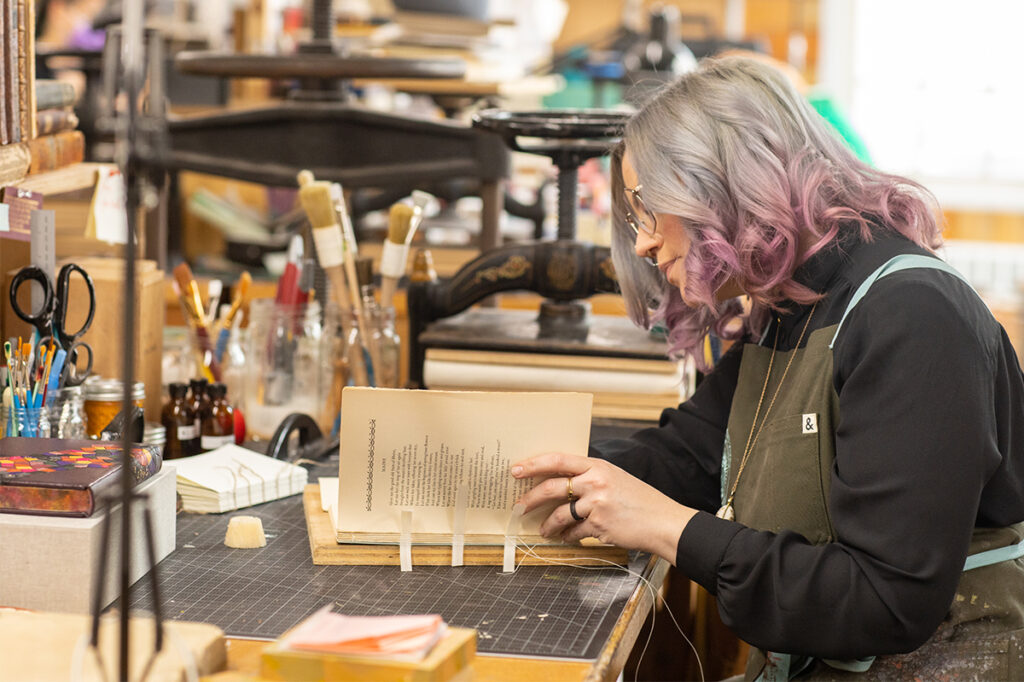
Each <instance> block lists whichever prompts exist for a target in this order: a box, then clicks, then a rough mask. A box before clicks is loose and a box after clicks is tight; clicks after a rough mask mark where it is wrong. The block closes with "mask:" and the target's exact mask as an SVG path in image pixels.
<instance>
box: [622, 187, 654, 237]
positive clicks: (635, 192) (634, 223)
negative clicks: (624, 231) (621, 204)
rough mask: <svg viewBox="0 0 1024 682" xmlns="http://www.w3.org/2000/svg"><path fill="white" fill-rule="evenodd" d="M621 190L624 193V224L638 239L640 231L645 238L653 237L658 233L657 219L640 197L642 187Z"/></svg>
mask: <svg viewBox="0 0 1024 682" xmlns="http://www.w3.org/2000/svg"><path fill="white" fill-rule="evenodd" d="M623 189H624V190H625V192H626V224H627V225H629V227H630V228H631V229H632V230H633V232H634V234H635V235H636V236H638V237H639V236H640V231H641V230H643V232H644V234H646V235H647V236H649V237H653V236H654V234H655V233H656V232H657V231H658V218H657V217H656V216H655V215H654V213H653V212H652V211H651V210H650V209H649V208H647V205H646V204H644V200H643V197H641V196H640V190H641V189H643V185H637V186H636V187H624V188H623ZM638 216H639V217H638ZM648 225H650V227H649V228H648V227H647V226H648Z"/></svg>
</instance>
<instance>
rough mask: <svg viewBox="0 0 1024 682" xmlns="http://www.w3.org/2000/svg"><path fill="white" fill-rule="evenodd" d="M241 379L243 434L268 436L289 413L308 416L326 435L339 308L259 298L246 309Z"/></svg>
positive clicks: (238, 398)
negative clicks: (245, 335)
mask: <svg viewBox="0 0 1024 682" xmlns="http://www.w3.org/2000/svg"><path fill="white" fill-rule="evenodd" d="M249 315H250V317H249V333H248V342H247V344H246V349H245V365H246V369H245V381H244V390H243V393H242V394H241V396H235V400H236V401H238V402H240V403H241V405H242V409H243V411H244V413H245V420H246V428H247V434H248V435H249V436H252V437H255V438H257V439H259V438H270V436H272V435H273V433H274V431H275V430H276V429H277V427H278V425H279V424H280V423H281V422H282V421H283V420H284V418H285V417H287V416H288V415H289V414H291V413H293V412H302V413H305V414H308V415H309V416H311V417H312V418H313V419H314V420H315V421H316V422H317V423H318V424H319V425H320V427H321V429H323V430H324V432H325V433H326V432H329V430H330V427H331V425H332V423H333V420H334V416H335V415H334V414H331V408H330V404H329V395H330V390H331V385H332V377H333V376H334V373H335V368H334V361H333V357H334V355H333V354H334V353H335V352H337V345H338V342H337V338H336V331H337V330H338V329H339V328H340V327H339V324H338V320H337V317H338V310H337V308H336V307H335V306H333V305H331V306H328V307H327V309H326V311H324V309H323V308H321V306H320V303H319V302H316V301H314V302H312V303H306V304H299V305H280V304H277V303H275V302H274V300H273V299H257V300H255V301H253V302H252V304H251V305H250V310H249Z"/></svg>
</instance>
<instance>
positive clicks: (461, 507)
mask: <svg viewBox="0 0 1024 682" xmlns="http://www.w3.org/2000/svg"><path fill="white" fill-rule="evenodd" d="M468 502H469V486H467V485H466V484H465V483H462V484H460V485H459V489H458V491H457V492H456V493H455V518H454V519H452V566H462V565H463V563H464V559H463V554H464V551H463V550H464V549H465V547H466V505H467V504H468Z"/></svg>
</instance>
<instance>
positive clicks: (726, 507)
mask: <svg viewBox="0 0 1024 682" xmlns="http://www.w3.org/2000/svg"><path fill="white" fill-rule="evenodd" d="M817 307H818V303H817V302H815V303H814V305H813V306H811V312H810V313H809V314H808V315H807V321H806V322H804V328H803V331H801V332H800V338H799V339H797V342H796V346H794V347H793V353H792V354H791V355H790V356H789V362H787V363H786V369H784V370H783V371H782V378H781V379H779V385H778V386H776V387H775V393H773V394H772V399H771V400H770V401H769V402H768V409H766V410H765V411H764V417H763V418H762V419H761V425H760V426H757V415H758V414H760V413H761V404H762V403H763V402H764V394H765V393H767V392H768V381H769V380H770V379H771V377H772V364H773V363H774V362H775V351H776V350H777V349H778V347H779V328H780V327H781V326H782V321H781V320H779V321H778V324H776V325H775V342H774V343H772V354H771V356H770V357H769V358H768V372H767V374H765V377H764V386H762V387H761V397H760V398H758V399H757V409H756V410H754V420H753V422H751V424H750V434H749V435H748V436H747V446H746V447H745V448H743V458H742V459H741V460H740V468H739V470H738V471H737V472H736V480H734V481H733V482H732V490H730V491H729V497H728V498H726V500H725V504H723V505H722V508H721V509H719V510H718V512H716V513H715V516H717V517H718V518H720V519H725V520H727V521H733V520H735V519H736V511H735V510H734V509H733V506H732V500H733V498H734V497H736V488H737V487H738V486H739V484H740V476H742V475H743V469H745V468H746V466H747V460H748V459H750V453H751V452H753V451H754V445H756V444H757V439H758V437H759V436H760V435H761V429H763V428H764V425H765V422H767V421H768V414H769V413H770V412H771V411H772V406H773V405H775V399H776V398H778V397H779V391H780V390H781V389H782V384H783V383H784V382H785V381H786V375H787V374H789V367H790V365H792V364H793V358H795V357H796V350H797V349H799V348H800V344H801V343H802V342H803V340H804V334H806V333H807V328H808V327H809V326H810V325H811V318H812V317H814V310H815V309H816V308H817ZM755 426H757V432H756V433H755V432H754V427H755Z"/></svg>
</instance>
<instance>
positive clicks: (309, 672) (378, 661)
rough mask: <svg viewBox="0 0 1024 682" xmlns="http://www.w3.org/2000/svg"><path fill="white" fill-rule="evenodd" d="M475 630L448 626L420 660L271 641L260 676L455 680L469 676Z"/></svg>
mask: <svg viewBox="0 0 1024 682" xmlns="http://www.w3.org/2000/svg"><path fill="white" fill-rule="evenodd" d="M475 657H476V630H470V629H468V628H448V633H447V634H446V635H445V636H444V638H443V639H441V641H440V642H438V643H437V644H436V645H435V646H434V648H433V649H432V650H431V652H430V653H429V654H427V656H426V658H424V659H423V660H422V661H416V662H410V661H396V660H391V659H386V658H373V657H369V656H343V655H339V654H327V653H317V652H311V651H295V650H292V649H288V648H286V647H284V646H282V645H281V644H279V643H276V642H275V643H274V644H271V645H270V646H268V647H267V648H266V649H264V650H263V656H262V659H261V661H260V677H261V678H262V679H267V680H306V681H308V682H313V681H320V680H324V681H326V680H366V681H368V682H370V681H372V682H399V681H400V682H457V681H459V680H468V679H470V677H471V676H472V668H470V665H471V664H472V662H473V659H474V658H475Z"/></svg>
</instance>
